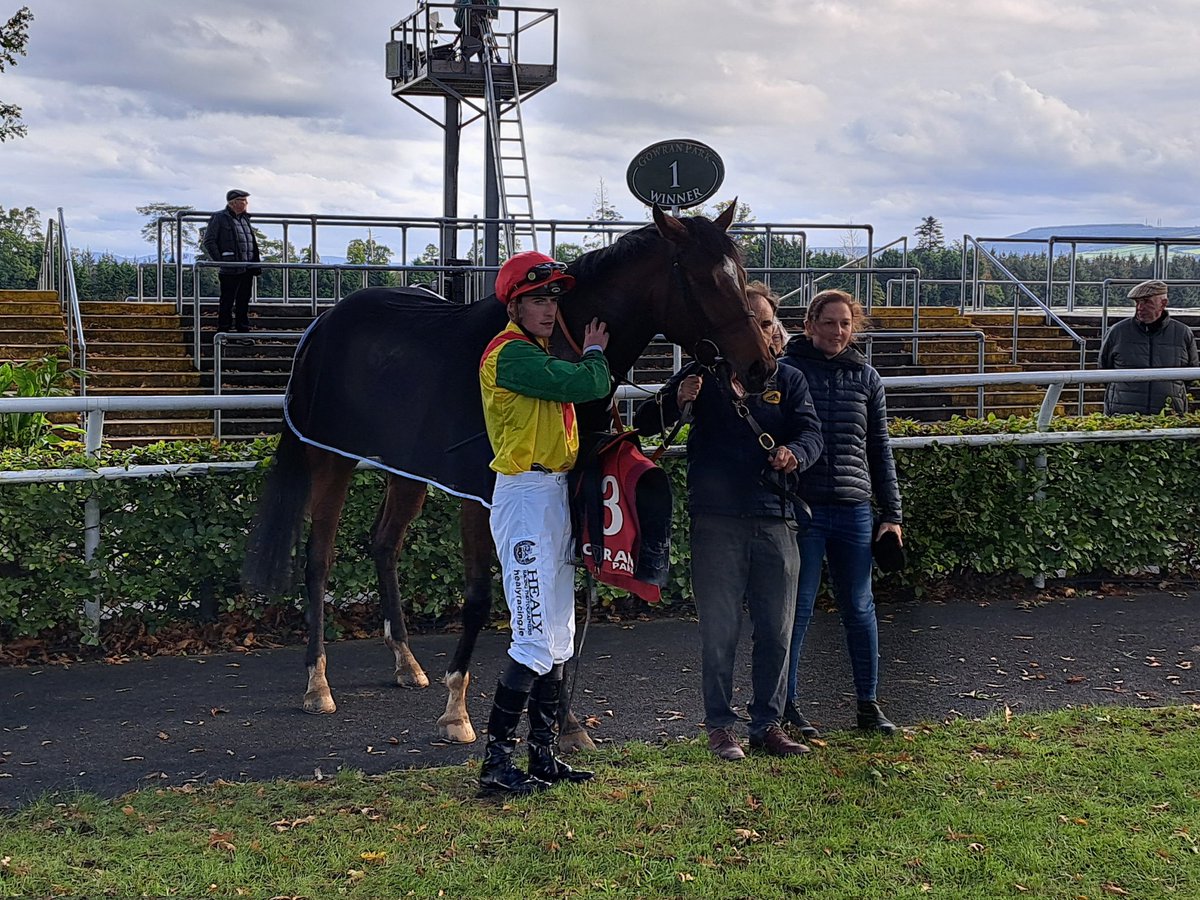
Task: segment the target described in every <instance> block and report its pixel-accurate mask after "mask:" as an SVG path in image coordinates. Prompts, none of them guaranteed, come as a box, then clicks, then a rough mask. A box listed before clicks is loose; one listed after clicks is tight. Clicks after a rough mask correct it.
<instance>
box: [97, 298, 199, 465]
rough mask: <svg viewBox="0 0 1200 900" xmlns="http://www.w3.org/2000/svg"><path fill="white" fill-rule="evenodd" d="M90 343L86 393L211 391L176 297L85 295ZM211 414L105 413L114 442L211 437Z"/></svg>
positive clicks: (107, 438)
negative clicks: (191, 349)
mask: <svg viewBox="0 0 1200 900" xmlns="http://www.w3.org/2000/svg"><path fill="white" fill-rule="evenodd" d="M79 308H80V314H81V315H82V317H83V333H84V335H85V336H86V337H87V346H88V393H89V394H96V395H102V396H118V397H126V396H139V395H145V396H155V395H172V396H174V395H188V394H205V393H208V392H207V391H206V390H205V389H204V387H203V386H202V385H201V383H200V373H199V372H197V371H196V370H195V366H194V365H193V364H192V360H191V355H190V353H189V345H188V344H187V342H186V341H185V339H184V330H183V317H181V316H178V315H176V314H175V304H174V303H157V302H155V303H140V302H132V301H127V302H122V301H108V300H104V301H85V302H83V303H80V304H79ZM212 433H213V427H212V418H211V416H210V415H207V414H205V413H203V412H199V411H196V410H178V411H176V410H139V411H137V412H123V413H106V415H105V426H104V437H105V441H106V442H107V443H109V444H111V445H113V446H132V445H136V444H149V443H154V442H156V441H160V440H174V439H178V438H182V437H211V436H212Z"/></svg>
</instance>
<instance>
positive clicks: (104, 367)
mask: <svg viewBox="0 0 1200 900" xmlns="http://www.w3.org/2000/svg"><path fill="white" fill-rule="evenodd" d="M88 371H90V372H146V373H151V372H196V369H195V367H194V366H193V365H192V361H191V360H190V359H188V358H187V357H186V356H182V355H180V356H166V357H155V356H102V355H100V354H97V353H93V352H92V351H91V348H90V347H89V348H88ZM197 374H198V373H197Z"/></svg>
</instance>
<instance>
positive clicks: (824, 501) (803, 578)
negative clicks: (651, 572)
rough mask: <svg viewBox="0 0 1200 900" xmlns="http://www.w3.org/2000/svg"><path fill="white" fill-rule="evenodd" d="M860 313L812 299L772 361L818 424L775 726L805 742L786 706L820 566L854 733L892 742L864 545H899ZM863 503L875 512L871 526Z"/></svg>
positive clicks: (804, 723) (852, 304)
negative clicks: (790, 728)
mask: <svg viewBox="0 0 1200 900" xmlns="http://www.w3.org/2000/svg"><path fill="white" fill-rule="evenodd" d="M865 322H866V317H865V315H864V314H863V308H862V305H861V304H860V303H859V302H858V301H857V300H855V299H854V297H852V296H851V295H850V294H848V293H846V292H845V291H836V290H832V291H822V292H821V293H819V294H817V295H816V296H815V297H814V298H813V300H812V303H810V304H809V307H808V312H807V314H806V315H805V321H804V332H805V333H804V334H803V335H799V336H797V337H795V338H792V340H791V341H789V342H788V345H787V349H786V351H785V352H784V355H783V357H782V358H781V359H780V363H781V364H783V365H790V366H795V367H796V368H797V369H799V370H800V371H801V372H803V373H804V377H805V379H806V380H807V381H808V386H809V390H810V391H811V392H812V398H813V403H814V404H815V406H816V408H817V415H818V416H819V417H820V419H821V425H822V429H821V430H822V436H823V437H824V439H825V449H824V452H823V453H822V454H821V456H820V458H819V459H818V460H817V462H816V463H814V464H813V466H812V467H811V468H810V469H809V470H808V471H807V472H806V473H805V474H804V477H803V478H802V479H801V485H800V494H801V496H802V497H803V498H804V500H805V501H806V502H807V503H808V504H809V506H810V507H811V508H812V522H811V524H809V525H808V526H807V528H803V529H802V530H801V532H800V537H799V541H800V560H801V562H800V582H799V586H798V590H797V597H796V623H795V627H794V629H793V631H792V646H791V653H790V657H789V663H788V666H789V669H788V691H787V697H788V699H787V705H786V706H785V720H786V721H787V722H789V723H791V724H792V725H795V726H797V727H798V728H799V729H800V731H801V733H802V734H803V735H804V736H805V737H816V736H817V730H816V728H814V727H813V726H812V724H811V723H810V722H809V721H808V720H807V718H805V716H804V715H803V714H802V713H801V712H800V710H799V709H798V708H797V706H796V672H797V668H798V664H799V661H800V652H801V649H802V648H803V646H804V635H805V632H807V631H808V624H809V622H810V621H811V620H812V611H813V601H814V600H815V599H816V596H817V590H818V589H819V588H820V585H821V563H822V561H826V562H828V564H829V575H830V579H831V581H832V582H833V593H834V596H835V597H836V598H837V604H838V609H839V611H840V612H841V616H842V624H843V626H844V627H845V630H846V646H847V649H848V650H849V653H850V665H851V669H852V670H853V672H854V687H855V691H856V693H857V696H858V727H859V728H862V729H866V730H872V731H879V732H882V733H884V734H893V733H894V732H895V731H896V730H897V729H896V726H895V725H893V724H892V723H891V722H889V721H888V719H887V717H886V716H885V715H884V714H883V711H882V710H881V709H880V708H879V703H878V702H877V700H876V696H875V692H876V688H877V686H878V681H879V626H878V622H877V620H876V618H875V598H874V595H873V594H872V592H871V562H872V558H871V544H872V540H873V539H874V538H878V537H879V536H881V535H883V534H885V533H887V532H894V533H895V535H896V538H897V540H900V541H902V540H903V534H902V531H901V527H900V523H901V520H902V516H901V508H900V488H899V486H898V484H897V482H896V466H895V463H894V462H893V460H892V448H891V445H890V443H889V442H888V432H887V406H886V404H885V402H884V396H883V384H882V382H881V381H880V379H879V373H878V372H876V371H875V370H874V369H873V368H871V366H869V365H867V361H866V359H865V357H864V356H863V355H862V354H861V353H860V352H859V351H858V350H857V349H855V348H854V347H852V346H851V342H852V341H853V340H854V335H855V333H856V332H859V331H861V330H862V329H863V327H864V324H865ZM872 500H874V502H875V504H876V505H877V506H878V514H879V525H878V527H876V525H875V516H874V512H873V510H872Z"/></svg>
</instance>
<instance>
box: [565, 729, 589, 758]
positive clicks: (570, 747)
mask: <svg viewBox="0 0 1200 900" xmlns="http://www.w3.org/2000/svg"><path fill="white" fill-rule="evenodd" d="M558 749H559V751H561V752H562V753H578V752H579V751H580V750H595V749H596V745H595V744H594V743H592V737H591V735H589V734H588V733H587V729H586V728H582V727H581V728H579V730H577V731H568V732H567V733H566V734H560V735H559V736H558Z"/></svg>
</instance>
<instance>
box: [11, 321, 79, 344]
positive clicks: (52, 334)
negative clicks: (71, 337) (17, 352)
mask: <svg viewBox="0 0 1200 900" xmlns="http://www.w3.org/2000/svg"><path fill="white" fill-rule="evenodd" d="M66 340H67V332H66V329H65V328H64V327H63V325H62V323H61V322H59V325H58V328H5V327H4V324H3V322H0V346H4V347H15V346H19V345H21V344H33V345H35V346H45V345H47V344H64V343H66Z"/></svg>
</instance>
